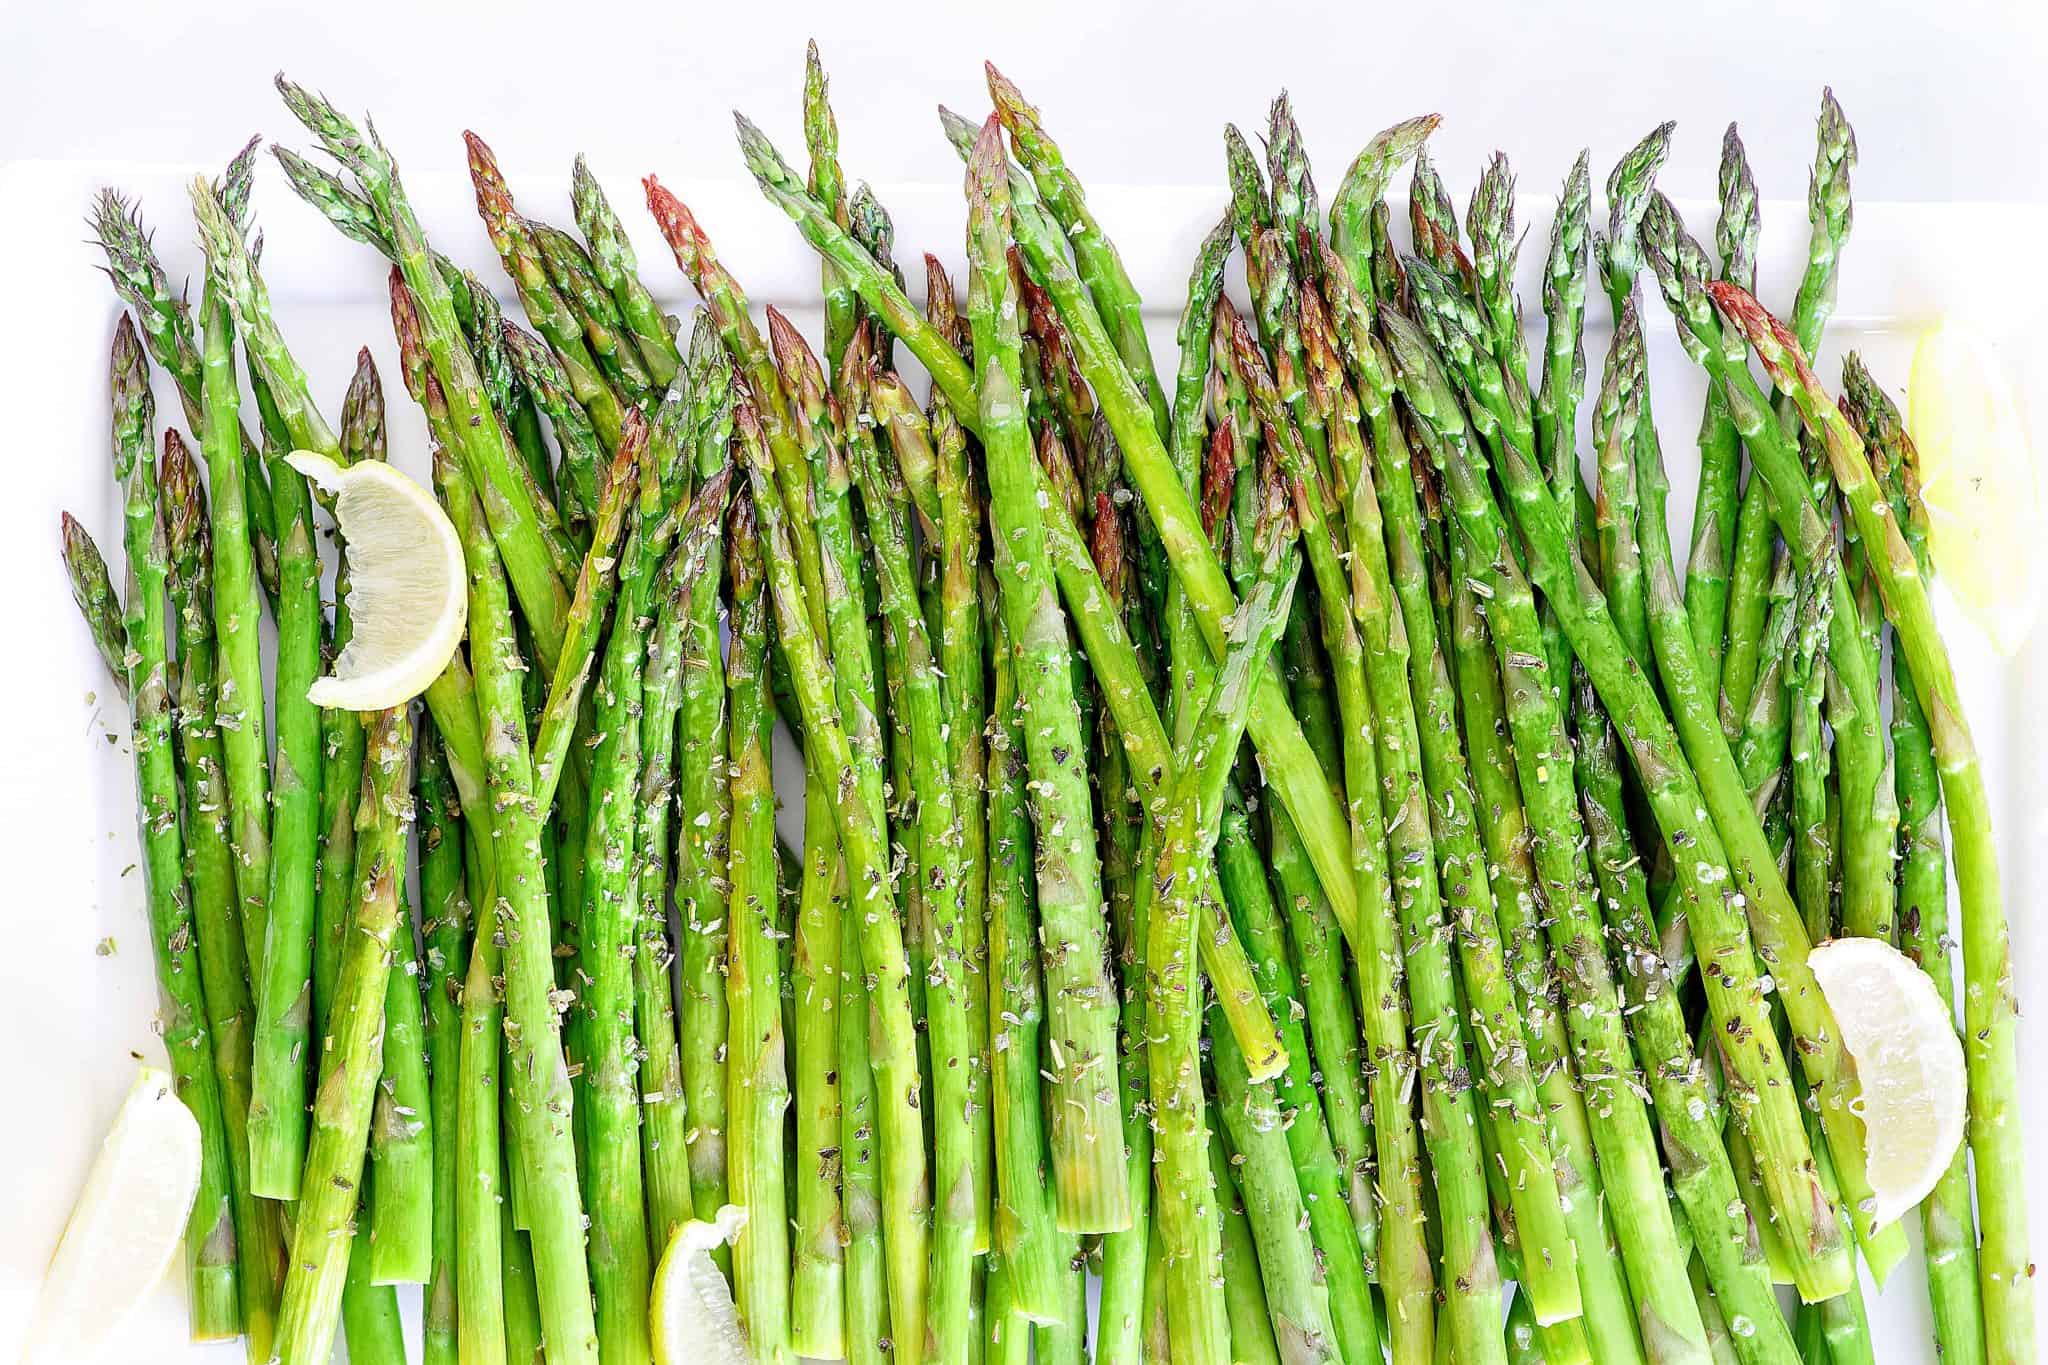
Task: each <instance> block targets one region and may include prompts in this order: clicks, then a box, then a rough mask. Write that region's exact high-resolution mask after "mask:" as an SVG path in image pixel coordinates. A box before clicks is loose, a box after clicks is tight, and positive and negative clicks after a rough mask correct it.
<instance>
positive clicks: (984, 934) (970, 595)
mask: <svg viewBox="0 0 2048 1365" xmlns="http://www.w3.org/2000/svg"><path fill="white" fill-rule="evenodd" d="M854 211H855V222H856V225H858V224H859V223H860V221H861V197H860V195H859V194H856V195H855V196H854ZM936 266H937V263H936V261H934V260H933V259H932V258H930V257H927V258H926V281H927V296H928V297H929V298H930V299H932V300H933V302H932V303H931V305H930V306H931V307H933V308H935V309H950V307H951V304H952V301H953V286H952V282H951V281H950V280H948V279H946V277H945V272H944V271H943V270H942V269H937V268H936ZM953 321H954V331H955V334H956V335H964V334H963V333H961V332H960V330H959V327H958V318H957V315H956V316H955V317H954V319H953ZM877 358H878V360H879V361H880V362H881V363H883V364H886V363H887V362H888V352H887V349H886V346H883V347H879V348H878V349H877ZM901 394H902V383H901V381H900V380H899V379H897V377H896V376H895V375H894V374H893V373H883V374H881V375H879V376H877V378H876V380H875V383H874V387H873V401H874V403H875V415H876V418H877V420H886V421H887V424H888V428H889V433H890V443H891V446H892V448H893V449H894V450H895V451H896V452H897V455H898V462H899V464H901V463H903V459H902V456H903V452H904V451H905V450H906V449H914V448H915V446H916V438H917V437H918V436H920V435H922V434H926V433H928V434H929V436H930V440H931V445H932V449H933V454H934V457H935V458H934V460H933V471H934V477H933V489H934V492H935V493H937V494H938V497H939V504H940V507H939V516H938V519H937V520H938V531H939V534H938V538H937V539H938V553H939V566H938V577H939V585H938V629H937V632H936V633H937V636H938V656H939V673H940V677H941V679H942V682H943V700H944V704H945V709H944V713H943V714H944V718H945V740H946V746H947V765H948V772H949V774H950V780H951V781H952V783H953V809H954V814H955V816H956V817H957V818H958V820H959V822H960V835H959V839H960V861H961V886H960V894H961V903H962V911H963V916H964V920H963V923H964V925H965V929H966V936H965V937H966V948H965V951H966V953H967V976H966V984H967V1000H968V1031H969V1034H970V1036H971V1038H972V1042H973V1048H974V1055H975V1057H976V1059H977V1063H976V1067H975V1070H974V1073H973V1074H972V1075H971V1076H970V1077H969V1079H968V1094H969V1102H970V1104H971V1106H972V1112H971V1114H970V1117H969V1123H970V1125H971V1126H972V1127H973V1129H974V1132H975V1138H974V1141H975V1144H976V1150H977V1151H982V1152H987V1151H991V1150H992V1147H993V1141H994V1124H993V1120H992V1110H991V1105H990V1099H989V1094H988V1090H989V1084H990V1076H991V1062H990V1047H991V1037H992V1026H993V1023H994V1016H993V1015H992V1014H991V1013H990V1011H989V1002H990V999H991V994H992V993H991V991H990V990H989V981H990V979H991V978H990V975H989V967H988V963H989V943H988V938H989V933H988V928H987V925H986V923H985V920H986V916H987V902H988V877H989V868H988V823H987V811H986V804H985V800H984V795H983V782H984V780H985V777H986V771H985V770H986V766H987V742H988V736H987V729H988V685H989V684H988V670H987V661H986V651H985V643H986V636H987V632H986V629H985V626H984V615H983V601H984V599H983V595H982V591H981V587H982V584H981V567H982V549H981V528H982V524H983V517H982V497H981V490H980V488H979V487H978V485H977V482H976V480H975V478H974V473H973V470H972V469H971V468H970V464H969V455H968V451H967V437H966V434H965V433H964V432H962V431H961V429H960V424H959V421H958V420H957V418H956V417H955V415H954V413H953V410H952V407H951V406H950V405H949V404H948V403H947V402H946V399H945V396H944V395H943V394H934V395H932V398H931V401H930V403H929V407H928V414H929V421H928V423H926V424H924V425H923V426H920V425H919V424H918V423H917V422H916V421H914V420H911V419H910V418H911V414H909V412H908V411H907V405H906V404H904V403H902V402H900V401H899V402H897V403H896V405H895V406H894V407H890V406H889V400H890V399H891V398H892V397H897V398H900V396H901ZM913 496H914V495H913ZM924 530H925V532H926V537H927V543H928V544H929V543H930V534H929V533H930V530H931V527H930V525H929V524H928V523H927V524H926V526H925V527H924ZM927 597H928V599H929V590H928V592H927ZM984 1160H986V1158H984ZM983 1183H984V1185H985V1186H987V1185H988V1184H989V1179H985V1180H984V1182H983ZM1143 1183H1144V1172H1143V1170H1142V1169H1141V1170H1139V1171H1138V1172H1136V1173H1135V1179H1134V1184H1136V1185H1142V1184H1143ZM976 1211H977V1220H978V1222H979V1223H980V1224H983V1225H984V1226H980V1227H978V1228H977V1232H976V1244H977V1245H987V1244H991V1243H992V1242H993V1233H994V1226H993V1224H994V1207H993V1204H992V1202H991V1200H990V1199H988V1198H983V1199H981V1200H979V1201H978V1202H977V1205H976Z"/></svg>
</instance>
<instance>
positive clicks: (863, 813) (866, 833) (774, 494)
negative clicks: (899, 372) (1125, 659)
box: [736, 403, 930, 1354]
mask: <svg viewBox="0 0 2048 1365" xmlns="http://www.w3.org/2000/svg"><path fill="white" fill-rule="evenodd" d="M736 420H737V422H738V426H739V432H740V448H741V451H742V454H743V455H744V457H745V463H746V469H747V473H748V476H749V483H750V485H751V487H752V490H753V494H754V507H755V512H756V515H757V517H758V518H759V521H760V526H761V533H762V535H763V536H764V537H765V539H766V542H767V544H766V552H765V554H764V556H763V558H764V560H765V562H766V565H767V569H768V582H769V586H770V589H771V591H772V594H773V601H774V606H775V620H776V628H777V632H778V638H779V639H780V640H781V642H782V650H783V653H784V654H785V655H787V656H788V659H789V665H790V679H791V682H792V683H793V684H795V687H796V689H797V694H798V701H799V704H800V705H801V707H802V712H803V719H804V735H805V738H806V740H807V741H809V743H810V745H811V752H812V759H813V761H814V762H815V761H819V760H822V761H823V764H822V766H823V769H824V771H826V772H828V773H832V774H836V775H837V776H836V777H835V778H834V781H835V782H836V783H837V784H839V787H840V789H843V790H848V791H851V790H854V789H855V787H856V785H857V779H856V776H855V773H854V768H853V756H852V749H851V747H850V746H849V745H848V743H847V739H846V731H845V730H844V728H843V727H842V726H841V724H840V721H839V715H838V712H837V708H836V707H835V705H834V704H833V703H832V701H830V700H829V699H828V698H829V696H830V693H831V682H830V678H829V676H828V674H827V670H826V666H825V662H824V658H823V649H822V646H821V645H820V642H819V639H818V636H817V634H816V633H815V632H814V630H813V629H812V626H811V620H812V617H811V610H810V604H809V603H808V602H807V601H806V599H805V595H804V590H803V586H802V584H801V582H800V581H799V580H798V577H797V572H796V568H797V565H796V547H795V544H794V541H793V539H792V537H791V535H790V530H789V523H788V521H787V520H786V515H787V514H786V512H785V510H784V508H783V506H782V498H781V492H780V490H779V489H778V488H777V487H776V484H775V480H774V473H773V470H772V469H771V467H770V464H769V456H768V451H767V435H766V433H765V432H764V431H763V429H762V424H761V420H760V417H759V415H758V414H757V413H756V412H755V411H754V408H753V406H752V405H751V404H750V403H743V404H741V405H740V407H739V408H738V411H737V413H736ZM834 815H835V817H836V823H837V824H838V826H839V838H840V846H841V847H842V849H844V851H845V854H846V857H847V860H848V881H849V886H850V887H851V888H852V889H851V892H850V899H849V903H848V913H847V915H846V916H845V917H844V920H845V921H846V922H848V923H850V925H851V926H853V927H855V928H856V929H857V931H858V935H859V940H860V953H859V955H858V956H859V960H860V961H861V963H862V964H863V968H864V970H865V973H866V977H867V983H866V984H867V992H868V999H869V1003H870V1010H871V1014H870V1016H869V1017H870V1029H869V1037H868V1051H869V1054H870V1057H871V1062H872V1069H873V1072H874V1081H875V1093H874V1112H873V1117H872V1120H871V1121H872V1122H874V1123H875V1124H876V1125H877V1127H878V1130H879V1132H878V1136H879V1138H880V1143H881V1152H880V1165H881V1167H882V1178H881V1180H880V1181H879V1185H880V1189H881V1200H882V1222H883V1225H884V1228H885V1246H886V1248H887V1255H888V1293H889V1310H890V1325H891V1332H892V1334H893V1339H894V1340H896V1341H897V1342H898V1343H899V1347H898V1349H899V1350H900V1351H906V1352H909V1353H911V1354H922V1353H921V1351H919V1350H917V1349H916V1348H914V1347H912V1346H910V1345H909V1344H908V1343H913V1342H922V1341H923V1339H924V1327H923V1312H922V1310H923V1305H924V1288H923V1286H924V1279H925V1275H926V1269H925V1267H926V1261H927V1258H926V1254H925V1247H926V1244H927V1241H926V1234H925V1217H926V1210H927V1209H928V1207H929V1197H930V1196H929V1192H928V1191H929V1186H928V1184H927V1175H926V1169H925V1161H924V1141H923V1123H922V1121H921V1119H920V1118H919V1114H918V1111H919V1093H918V1092H919V1077H918V1071H917V1051H916V1042H915V1037H914V1032H913V1029H912V1024H911V1014H910V983H909V980H908V976H909V971H908V962H907V959H906V957H905V954H904V951H903V938H902V932H901V929H900V928H899V926H898V925H897V923H896V920H895V917H894V916H893V915H891V914H887V913H880V912H873V911H871V910H870V909H869V908H868V907H871V906H876V905H880V906H884V907H888V906H893V904H894V902H895V893H894V890H893V881H894V877H893V873H892V870H891V868H890V864H889V859H888V854H887V852H886V846H885V836H884V834H883V831H882V829H881V828H880V824H879V821H877V820H876V819H875V818H874V817H873V815H872V812H871V811H870V810H869V808H868V806H867V804H866V803H865V802H864V801H859V800H843V801H839V802H837V803H836V804H835V805H834ZM846 1017H847V1016H846V1015H845V1014H843V1013H842V1015H841V1018H842V1020H844V1019H845V1018H846ZM847 1104H848V1108H849V1112H853V1109H852V1105H853V1101H852V1099H851V1098H849V1099H848V1100H847ZM852 1218H853V1214H852V1211H851V1209H849V1221H851V1220H852ZM853 1332H854V1326H853V1323H852V1322H851V1321H849V1324H848V1339H849V1341H852V1340H853Z"/></svg>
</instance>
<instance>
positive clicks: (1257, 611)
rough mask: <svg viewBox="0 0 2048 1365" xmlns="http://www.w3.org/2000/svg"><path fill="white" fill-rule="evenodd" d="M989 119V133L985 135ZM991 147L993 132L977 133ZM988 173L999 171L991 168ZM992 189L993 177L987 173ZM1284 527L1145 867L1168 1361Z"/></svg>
mask: <svg viewBox="0 0 2048 1365" xmlns="http://www.w3.org/2000/svg"><path fill="white" fill-rule="evenodd" d="M993 126H994V125H993V121H991V125H990V127H991V130H992V129H993ZM984 137H985V140H986V142H987V144H988V145H991V146H993V145H994V137H993V134H992V131H991V132H990V133H987V134H985V135H984ZM997 165H998V167H999V166H1000V162H998V163H997ZM997 177H998V182H1000V171H999V170H998V172H997ZM1292 532H1293V528H1292V526H1291V524H1290V523H1289V518H1288V516H1287V513H1286V511H1285V509H1284V507H1283V508H1281V509H1279V510H1277V512H1276V516H1275V517H1274V518H1273V519H1272V521H1271V522H1270V523H1269V524H1268V526H1267V528H1266V533H1267V535H1266V541H1267V543H1266V544H1265V545H1263V546H1262V547H1261V551H1262V554H1263V556H1264V562H1265V565H1266V567H1265V569H1264V570H1263V571H1262V572H1261V575H1260V581H1259V584H1258V587H1257V589H1256V590H1255V592H1254V593H1253V595H1252V596H1251V597H1249V598H1248V599H1247V604H1248V605H1247V606H1246V608H1245V609H1244V610H1243V613H1242V614H1241V615H1240V616H1239V617H1238V618H1237V619H1236V621H1235V622H1234V623H1233V624H1234V630H1233V635H1232V641H1231V647H1230V648H1229V649H1228V650H1227V651H1226V654H1225V658H1224V662H1223V664H1222V666H1221V667H1220V668H1219V669H1218V670H1217V674H1216V680H1215V683H1214V685H1213V686H1212V687H1211V688H1210V690H1209V695H1208V697H1207V698H1206V702H1207V704H1206V705H1204V706H1203V707H1202V708H1201V710H1200V711H1199V713H1198V715H1199V720H1198V722H1197V724H1196V727H1195V730H1194V733H1193V736H1192V738H1191V741H1190V744H1189V747H1188V749H1187V751H1186V753H1185V754H1184V756H1183V758H1182V761H1181V763H1180V766H1179V772H1178V776H1177V777H1176V778H1175V780H1174V792H1173V799H1172V802H1171V805H1170V808H1169V810H1170V813H1169V815H1168V817H1167V823H1166V827H1165V832H1164V833H1163V835H1161V836H1160V837H1159V838H1158V840H1157V842H1156V844H1155V846H1154V854H1153V860H1152V862H1151V864H1150V865H1151V868H1152V873H1151V875H1152V877H1153V879H1154V885H1153V889H1152V895H1153V900H1152V907H1151V920H1150V924H1149V925H1148V928H1147V943H1146V978H1147V997H1146V1009H1145V1015H1146V1030H1147V1034H1148V1038H1149V1051H1150V1058H1149V1060H1150V1063H1151V1072H1152V1098H1153V1109H1154V1114H1155V1116H1156V1122H1157V1125H1158V1128H1157V1139H1158V1147H1159V1154H1160V1156H1159V1159H1160V1163H1161V1166H1160V1171H1159V1214H1158V1223H1159V1233H1160V1237H1161V1241H1162V1244H1163V1246H1164V1250H1165V1261H1166V1277H1167V1279H1166V1282H1167V1289H1168V1293H1169V1295H1170V1298H1169V1300H1168V1309H1167V1319H1168V1326H1169V1330H1170V1332H1171V1334H1172V1338H1173V1354H1174V1355H1175V1356H1176V1357H1185V1358H1189V1359H1196V1360H1210V1359H1221V1358H1223V1356H1222V1352H1223V1351H1224V1350H1225V1349H1227V1348H1225V1347H1224V1346H1223V1345H1222V1343H1221V1341H1220V1340H1219V1338H1221V1336H1222V1334H1223V1333H1224V1332H1225V1331H1226V1330H1227V1328H1226V1325H1225V1321H1224V1317H1223V1304H1222V1302H1221V1300H1220V1296H1219V1295H1218V1294H1217V1293H1216V1288H1215V1284H1216V1282H1215V1279H1214V1277H1215V1275H1216V1273H1217V1258H1218V1255H1219V1252H1220V1246H1219V1243H1218V1241H1217V1227H1216V1213H1215V1209H1216V1204H1215V1202H1214V1201H1215V1198H1216V1196H1215V1193H1214V1191H1213V1190H1212V1189H1211V1188H1210V1182H1209V1177H1208V1172H1207V1170H1206V1169H1205V1166H1204V1162H1205V1159H1206V1144H1205V1142H1204V1139H1203V1136H1202V1134H1203V1117H1202V1114H1203V1100H1202V1090H1201V1068H1200V1063H1199V1060H1198V1057H1197V1052H1196V1041H1197V1033H1198V1031H1199V1026H1200V1016H1199V1008H1198V1006H1199V999H1200V996H1199V992H1200V982H1199V979H1198V978H1197V977H1196V976H1195V952H1194V945H1193V943H1192V942H1191V940H1192V939H1193V938H1194V937H1195V932H1196V925H1197V922H1198V921H1197V915H1196V913H1195V900H1196V897H1197V896H1198V895H1200V894H1201V888H1202V883H1201V881H1200V880H1198V879H1197V878H1196V877H1195V875H1194V869H1195V867H1196V866H1198V865H1199V861H1200V860H1201V859H1202V858H1203V857H1205V856H1206V850H1207V848H1208V846H1209V845H1210V844H1211V842H1212V841H1213V840H1214V838H1215V837H1216V831H1217V828H1218V822H1219V821H1220V818H1221V807H1222V796H1223V787H1224V784H1225V782H1226V780H1227V778H1228V776H1229V773H1230V769H1231V764H1230V762H1229V759H1230V758H1231V756H1232V755H1234V754H1235V752H1236V749H1237V745H1238V743H1239V742H1240V741H1241V740H1242V738H1243V733H1244V724H1245V715H1246V712H1247V711H1248V710H1249V707H1250V700H1251V694H1252V679H1253V678H1254V677H1255V676H1257V674H1258V673H1260V672H1263V671H1264V667H1265V663H1266V655H1267V653H1268V652H1269V651H1270V650H1271V648H1272V646H1273V642H1274V640H1275V638H1276V637H1277V636H1278V634H1279V631H1280V626H1281V623H1282V622H1284V621H1285V620H1286V616H1287V608H1288V606H1289V605H1290V604H1291V601H1292V598H1293V592H1294V585H1295V582H1296V580H1297V578H1298V577H1299V575H1298V573H1297V572H1295V569H1296V565H1295V564H1294V563H1293V562H1291V561H1292V549H1293V533H1292Z"/></svg>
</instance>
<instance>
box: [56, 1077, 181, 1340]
mask: <svg viewBox="0 0 2048 1365" xmlns="http://www.w3.org/2000/svg"><path fill="white" fill-rule="evenodd" d="M198 1192H199V1124H198V1122H197V1121H196V1120H194V1119H193V1117H192V1112H191V1111H190V1110H189V1109H187V1108H186V1107H185V1105H184V1102H183V1101H182V1100H180V1099H179V1098H178V1096H177V1094H176V1092H175V1090H174V1089H173V1087H172V1081H171V1076H170V1073H169V1072H167V1071H160V1070H158V1069H157V1068H155V1067H151V1066H145V1067H143V1068H142V1070H141V1072H140V1074H138V1075H137V1076H136V1078H135V1084H134V1086H132V1087H131V1088H130V1089H129V1091H128V1097H127V1098H126V1099H124V1100H123V1101H121V1108H120V1110H119V1112H117V1113H116V1114H115V1115H114V1126H113V1127H112V1128H110V1129H109V1130H108V1131H107V1136H106V1139H105V1141H103V1142H102V1143H101V1144H100V1151H99V1155H98V1156H97V1157H95V1158H94V1159H93V1163H92V1170H91V1171H90V1172H88V1173H87V1175H86V1177H85V1188H84V1189H82V1190H80V1191H79V1192H78V1202H77V1203H76V1204H74V1205H72V1208H71V1217H70V1218H69V1219H68V1220H67V1221H66V1222H65V1224H64V1235H63V1236H62V1237H61V1238H59V1239H58V1242H57V1251H56V1254H55V1255H53V1256H52V1257H50V1268H49V1269H48V1270H47V1271H46V1272H44V1275H43V1292H42V1296H41V1298H40V1299H39V1300H38V1302H37V1304H36V1318H35V1324H34V1326H33V1327H31V1328H30V1329H29V1339H28V1348H27V1349H26V1350H25V1351H24V1352H23V1354H22V1360H23V1361H24V1362H28V1363H29V1365H40V1363H41V1362H49V1363H50V1365H56V1363H57V1362H60V1361H63V1362H78V1361H87V1360H91V1359H92V1358H93V1357H94V1356H96V1355H97V1354H98V1353H99V1352H100V1350H101V1348H102V1347H104V1346H105V1345H106V1343H107V1342H108V1341H109V1340H111V1339H112V1337H113V1335H114V1333H115V1330H116V1329H117V1328H118V1327H119V1326H120V1324H121V1322H122V1320H123V1319H124V1318H126V1317H127V1316H128V1314H129V1313H130V1312H131V1311H132V1310H133V1309H134V1307H135V1305H136V1304H138V1303H140V1302H141V1301H142V1299H143V1296H144V1295H146V1294H148V1293H149V1291H150V1290H151V1289H153V1288H155V1287H156V1282H157V1281H158V1280H159V1279H161V1278H163V1273H164V1270H165V1268H166V1267H168V1266H169V1265H170V1263H171V1261H172V1259H173V1258H174V1257H175V1256H176V1255H177V1254H178V1247H179V1244H180V1243H181V1242H182V1241H183V1240H184V1236H185V1222H186V1220H187V1219H188V1218H190V1217H191V1214H192V1200H193V1199H194V1198H195V1197H196V1196H197V1195H198Z"/></svg>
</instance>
